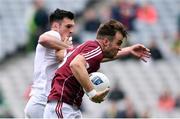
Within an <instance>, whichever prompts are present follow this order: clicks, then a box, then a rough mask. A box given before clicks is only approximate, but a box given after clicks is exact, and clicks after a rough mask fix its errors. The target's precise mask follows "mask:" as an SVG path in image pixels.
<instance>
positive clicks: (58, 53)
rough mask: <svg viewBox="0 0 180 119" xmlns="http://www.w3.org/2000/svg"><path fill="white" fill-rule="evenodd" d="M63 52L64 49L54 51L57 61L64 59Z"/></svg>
mask: <svg viewBox="0 0 180 119" xmlns="http://www.w3.org/2000/svg"><path fill="white" fill-rule="evenodd" d="M64 52H65V50H57V51H56V52H55V53H56V58H57V60H58V61H59V62H62V61H63V59H64Z"/></svg>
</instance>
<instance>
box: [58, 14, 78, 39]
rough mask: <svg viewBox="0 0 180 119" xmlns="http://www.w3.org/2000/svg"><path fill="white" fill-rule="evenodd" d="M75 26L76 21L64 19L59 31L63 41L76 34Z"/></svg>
mask: <svg viewBox="0 0 180 119" xmlns="http://www.w3.org/2000/svg"><path fill="white" fill-rule="evenodd" d="M74 26H75V23H74V20H71V19H68V18H64V19H63V20H62V21H61V23H60V27H59V31H60V34H61V37H62V39H64V38H66V37H70V36H72V33H73V32H74Z"/></svg>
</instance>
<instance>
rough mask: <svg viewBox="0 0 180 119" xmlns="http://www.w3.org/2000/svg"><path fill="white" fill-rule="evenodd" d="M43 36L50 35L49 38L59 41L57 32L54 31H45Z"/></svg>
mask: <svg viewBox="0 0 180 119" xmlns="http://www.w3.org/2000/svg"><path fill="white" fill-rule="evenodd" d="M43 35H51V36H54V37H56V38H58V39H60V37H61V36H60V34H59V33H58V32H57V31H54V30H50V31H47V32H45V33H44V34H43Z"/></svg>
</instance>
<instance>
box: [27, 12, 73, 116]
mask: <svg viewBox="0 0 180 119" xmlns="http://www.w3.org/2000/svg"><path fill="white" fill-rule="evenodd" d="M50 24H51V30H50V31H47V32H45V33H44V34H42V35H41V36H40V37H39V41H38V45H37V47H36V54H35V60H34V79H33V84H32V88H31V92H30V99H29V101H28V103H27V104H26V107H25V109H24V112H25V117H26V118H43V113H44V108H45V105H46V103H47V96H48V95H49V93H50V89H51V82H52V79H53V77H54V75H55V71H56V69H57V68H58V65H59V64H60V61H59V60H58V59H62V58H63V56H61V57H60V58H59V57H57V56H58V55H57V54H56V53H57V52H56V51H60V50H62V49H66V48H68V47H70V45H72V44H70V43H72V41H71V35H72V33H73V31H74V25H75V23H74V14H73V13H71V12H69V11H64V10H60V9H56V10H55V11H54V12H53V13H52V14H51V15H50ZM67 38H68V39H70V41H69V42H68V40H67ZM65 39H66V40H65ZM63 55H64V54H63Z"/></svg>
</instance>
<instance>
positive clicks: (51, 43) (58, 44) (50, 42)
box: [38, 34, 69, 50]
mask: <svg viewBox="0 0 180 119" xmlns="http://www.w3.org/2000/svg"><path fill="white" fill-rule="evenodd" d="M38 42H39V43H40V44H41V45H42V46H44V47H46V48H51V49H55V50H62V49H65V48H68V47H69V45H67V44H66V43H64V42H63V41H60V40H57V38H56V37H54V36H51V35H48V34H42V35H41V36H40V37H39V41H38Z"/></svg>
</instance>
